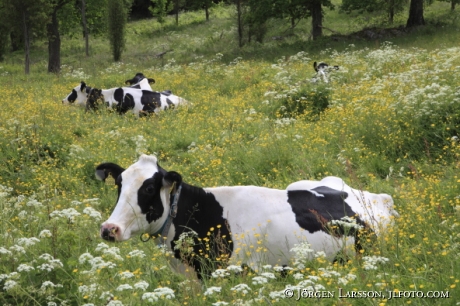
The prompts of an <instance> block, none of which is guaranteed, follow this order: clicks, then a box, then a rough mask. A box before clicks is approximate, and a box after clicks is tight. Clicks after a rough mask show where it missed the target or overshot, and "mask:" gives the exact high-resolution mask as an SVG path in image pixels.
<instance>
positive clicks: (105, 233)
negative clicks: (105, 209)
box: [101, 224, 120, 241]
mask: <svg viewBox="0 0 460 306" xmlns="http://www.w3.org/2000/svg"><path fill="white" fill-rule="evenodd" d="M119 232H120V228H119V227H118V226H116V225H114V224H106V225H103V226H101V238H102V239H104V240H108V241H115V240H116V236H117V234H118V233H119Z"/></svg>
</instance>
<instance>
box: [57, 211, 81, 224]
mask: <svg viewBox="0 0 460 306" xmlns="http://www.w3.org/2000/svg"><path fill="white" fill-rule="evenodd" d="M80 215H81V214H80V213H79V212H78V211H76V210H75V209H74V208H66V209H63V210H55V211H53V212H51V213H50V217H51V218H66V219H68V220H69V221H70V222H74V221H75V217H77V216H80Z"/></svg>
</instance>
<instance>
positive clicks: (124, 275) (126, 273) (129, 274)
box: [119, 271, 134, 279]
mask: <svg viewBox="0 0 460 306" xmlns="http://www.w3.org/2000/svg"><path fill="white" fill-rule="evenodd" d="M119 276H120V278H121V279H126V278H132V277H134V274H133V273H132V272H129V271H124V272H120V274H119Z"/></svg>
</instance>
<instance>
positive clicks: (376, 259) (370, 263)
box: [363, 256, 390, 270]
mask: <svg viewBox="0 0 460 306" xmlns="http://www.w3.org/2000/svg"><path fill="white" fill-rule="evenodd" d="M363 261H364V263H363V269H364V270H377V264H378V263H382V264H384V263H386V262H388V261H390V260H389V259H388V258H385V257H381V256H364V257H363Z"/></svg>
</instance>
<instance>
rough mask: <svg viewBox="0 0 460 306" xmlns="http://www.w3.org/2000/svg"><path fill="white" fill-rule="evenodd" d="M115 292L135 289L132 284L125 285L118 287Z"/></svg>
mask: <svg viewBox="0 0 460 306" xmlns="http://www.w3.org/2000/svg"><path fill="white" fill-rule="evenodd" d="M115 290H117V291H124V290H133V287H132V286H131V285H130V284H123V285H120V286H118V287H117V289H115Z"/></svg>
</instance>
